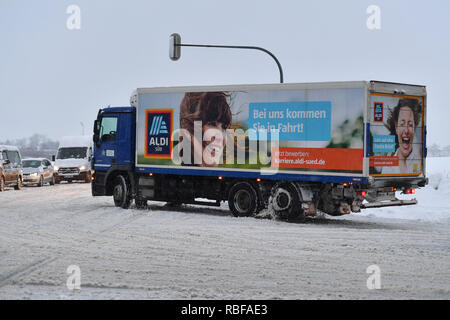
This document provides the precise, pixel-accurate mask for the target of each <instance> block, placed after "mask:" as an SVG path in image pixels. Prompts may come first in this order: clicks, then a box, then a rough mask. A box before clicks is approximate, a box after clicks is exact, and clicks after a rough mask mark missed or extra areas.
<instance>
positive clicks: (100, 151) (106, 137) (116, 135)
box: [92, 107, 136, 196]
mask: <svg viewBox="0 0 450 320" xmlns="http://www.w3.org/2000/svg"><path fill="white" fill-rule="evenodd" d="M135 117H136V108H134V107H115V108H105V109H101V110H99V112H98V115H97V119H96V120H95V122H94V135H93V140H94V144H95V146H94V157H93V161H92V163H93V170H94V174H93V183H92V194H93V195H94V196H102V195H113V190H114V185H115V183H114V181H115V180H116V179H117V178H118V176H119V175H124V176H125V177H128V179H130V181H133V180H132V179H133V174H132V173H133V171H134V155H135V139H134V136H135V130H136V128H135Z"/></svg>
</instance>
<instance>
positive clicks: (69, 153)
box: [56, 147, 87, 159]
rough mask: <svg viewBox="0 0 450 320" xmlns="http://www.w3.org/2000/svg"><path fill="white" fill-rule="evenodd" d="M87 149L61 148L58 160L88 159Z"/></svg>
mask: <svg viewBox="0 0 450 320" xmlns="http://www.w3.org/2000/svg"><path fill="white" fill-rule="evenodd" d="M86 151H87V147H78V148H59V150H58V154H57V156H56V159H83V158H86Z"/></svg>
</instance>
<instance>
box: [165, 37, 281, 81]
mask: <svg viewBox="0 0 450 320" xmlns="http://www.w3.org/2000/svg"><path fill="white" fill-rule="evenodd" d="M169 40H170V41H169V57H170V59H171V60H173V61H176V60H178V59H180V56H181V47H199V48H224V49H247V50H248V49H250V50H259V51H263V52H265V53H267V54H268V55H269V56H271V57H272V58H273V60H275V62H276V64H277V66H278V70H279V71H280V83H283V69H282V68H281V64H280V61H278V59H277V57H275V55H274V54H273V53H272V52H270V51H269V50H266V49H264V48H261V47H255V46H225V45H210V44H187V43H181V36H180V35H179V34H178V33H173V34H171V35H170V38H169Z"/></svg>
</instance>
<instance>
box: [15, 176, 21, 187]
mask: <svg viewBox="0 0 450 320" xmlns="http://www.w3.org/2000/svg"><path fill="white" fill-rule="evenodd" d="M14 189H15V190H22V178H21V177H18V178H17V184H16V185H15V186H14Z"/></svg>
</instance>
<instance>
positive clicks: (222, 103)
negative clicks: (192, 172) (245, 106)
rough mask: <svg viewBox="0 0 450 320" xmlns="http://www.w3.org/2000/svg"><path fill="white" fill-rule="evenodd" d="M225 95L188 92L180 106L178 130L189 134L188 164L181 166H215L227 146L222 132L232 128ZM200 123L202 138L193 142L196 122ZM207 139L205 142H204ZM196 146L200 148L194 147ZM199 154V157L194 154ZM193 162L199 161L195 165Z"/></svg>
mask: <svg viewBox="0 0 450 320" xmlns="http://www.w3.org/2000/svg"><path fill="white" fill-rule="evenodd" d="M227 98H228V95H227V94H226V93H224V92H187V93H186V94H185V95H184V98H183V100H182V101H181V104H180V128H181V129H185V130H186V131H188V132H189V137H188V139H190V141H191V162H190V163H183V165H191V166H201V167H217V166H218V165H219V162H220V159H221V157H222V152H223V148H224V147H225V144H226V134H225V131H226V130H227V129H229V128H230V127H231V121H232V115H231V109H230V106H229V104H228V102H227ZM197 121H198V122H201V130H202V132H201V137H202V138H203V137H205V136H206V137H207V138H206V139H203V141H197V140H196V139H195V134H194V129H195V122H197ZM205 140H206V141H205ZM195 144H197V145H198V146H201V147H197V148H195V147H194V146H195ZM196 152H197V153H199V152H201V153H202V154H201V155H200V154H197V155H196V156H195V153H196ZM195 159H202V160H201V163H195Z"/></svg>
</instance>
